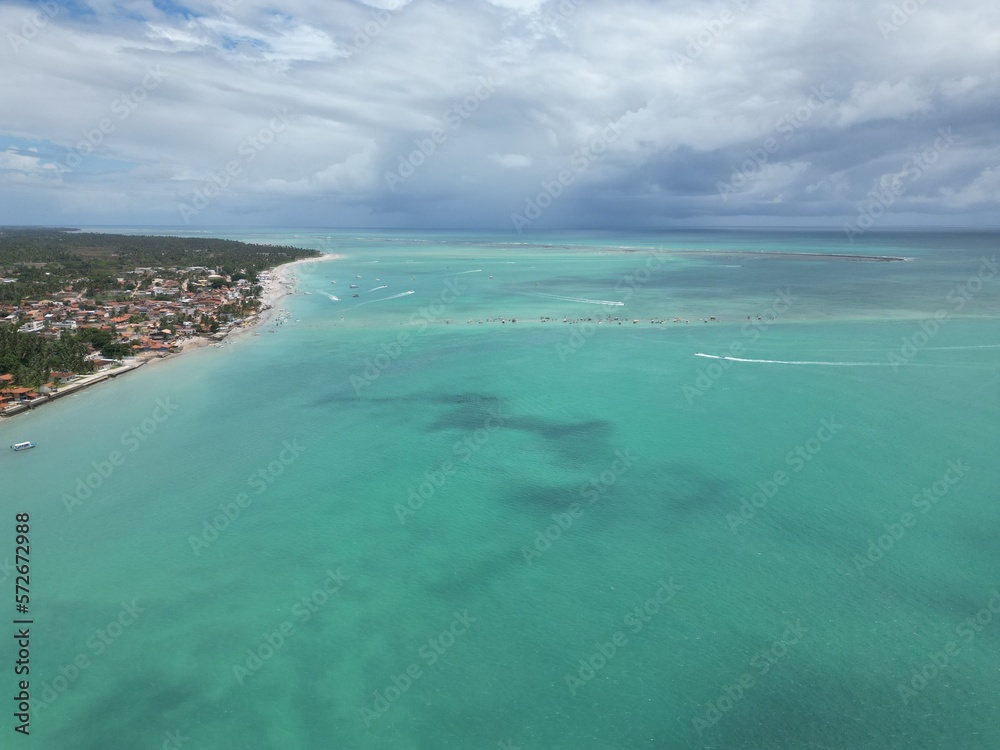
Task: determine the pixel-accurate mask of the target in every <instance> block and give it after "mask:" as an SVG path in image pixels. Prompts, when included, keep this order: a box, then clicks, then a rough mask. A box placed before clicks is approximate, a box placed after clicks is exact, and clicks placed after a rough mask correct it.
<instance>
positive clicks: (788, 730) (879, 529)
mask: <svg viewBox="0 0 1000 750" xmlns="http://www.w3.org/2000/svg"><path fill="white" fill-rule="evenodd" d="M135 231H139V230H135ZM160 233H162V230H160ZM178 233H181V232H178ZM205 234H209V235H213V236H226V237H231V238H234V239H243V240H248V241H269V242H281V243H287V244H294V245H298V246H302V247H311V248H316V249H320V250H323V251H324V252H329V253H338V254H342V255H344V256H346V257H345V258H343V259H341V260H336V261H324V262H317V263H312V264H308V265H303V266H299V267H298V268H297V269H296V271H295V273H296V275H297V277H298V293H296V294H295V295H292V296H288V297H285V298H284V299H283V300H281V301H280V302H279V304H278V306H279V307H281V308H283V309H285V310H287V311H288V313H289V315H288V316H287V320H285V322H283V323H282V324H281V325H277V324H276V323H275V321H272V322H271V323H269V324H267V325H265V326H263V327H261V328H260V329H258V332H259V334H260V335H258V336H252V335H243V336H241V337H239V338H237V339H234V340H233V341H231V342H229V343H227V344H226V345H224V346H223V347H221V348H216V347H208V348H205V349H202V350H199V351H195V352H192V353H188V354H185V355H183V356H182V357H175V358H170V359H167V360H165V361H162V362H156V363H154V364H152V365H149V366H147V367H145V368H143V369H141V370H140V371H138V372H136V373H134V374H130V375H128V376H126V377H123V378H121V379H119V380H117V381H116V382H114V383H109V384H105V385H101V386H98V387H95V388H92V389H90V390H88V391H86V392H84V393H82V394H78V395H76V396H73V397H70V398H67V399H66V400H64V401H62V402H58V403H55V404H52V405H49V406H46V407H45V408H43V409H39V411H38V412H36V413H32V414H29V415H26V416H23V417H17V418H14V419H11V420H7V421H4V422H2V423H0V443H2V444H3V445H7V444H9V443H12V442H14V441H16V440H22V439H32V440H35V441H37V442H38V443H39V448H38V449H37V450H34V451H29V452H27V453H20V454H14V453H13V452H11V451H5V453H4V454H0V482H2V490H0V491H2V496H3V518H2V520H0V530H2V533H3V535H4V536H3V538H2V539H0V561H4V560H5V558H8V559H10V561H11V562H13V558H14V517H15V513H18V512H23V513H29V514H30V519H31V520H30V526H31V531H30V537H31V566H32V575H31V602H32V605H31V613H30V614H31V617H32V618H33V619H34V624H33V625H32V626H31V628H32V629H31V665H30V667H31V673H30V682H31V686H30V692H31V696H32V700H33V702H34V706H33V711H32V717H31V735H30V737H27V738H25V737H18V736H16V735H14V733H13V726H14V724H15V723H16V722H15V720H14V718H13V716H12V714H13V708H14V705H15V701H12V700H10V699H11V698H12V697H13V696H14V695H15V694H16V692H17V685H16V681H15V680H16V678H15V676H14V674H13V669H12V667H13V662H14V660H15V658H16V649H15V648H13V647H12V645H11V644H12V642H13V638H12V637H11V636H13V634H14V632H15V628H14V626H13V625H10V624H8V625H5V626H4V628H5V629H4V632H3V633H0V635H2V636H3V641H4V642H5V643H6V644H7V645H6V646H4V647H3V648H2V649H0V655H2V658H3V660H4V667H3V670H2V672H3V674H4V675H5V677H4V678H3V694H4V695H5V696H7V706H6V710H5V711H4V712H3V713H4V716H3V719H2V720H0V731H2V732H3V734H4V736H5V737H6V738H7V739H5V740H4V742H3V747H8V746H11V747H13V746H17V747H25V748H32V749H35V748H38V749H40V750H41V749H44V750H64V749H65V750H109V749H113V748H123V749H124V748H128V749H129V750H134V749H138V748H150V749H153V748H161V747H168V748H173V747H178V748H191V749H192V750H193V749H194V748H212V749H220V750H222V749H225V750H244V749H257V748H261V749H266V748H283V749H284V748H287V749H289V750H299V749H301V750H313V749H327V748H329V749H334V748H336V749H339V748H357V749H359V750H362V749H365V748H391V749H393V750H396V749H398V750H438V749H441V748H456V749H459V750H471V749H476V748H478V749H480V750H496V749H497V748H524V749H525V750H527V749H532V750H534V749H535V748H540V749H550V748H552V749H554V748H560V749H561V748H566V749H570V748H572V749H573V750H583V749H589V748H663V749H666V748H726V749H728V748H761V749H768V750H770V749H771V748H829V749H834V748H836V749H841V748H843V749H853V750H862V749H867V748H873V749H874V748H879V749H880V750H887V749H890V750H894V749H896V748H908V749H909V748H958V749H963V748H968V749H972V748H984V749H985V748H996V747H1000V709H998V703H997V689H996V686H997V684H998V679H1000V593H997V592H998V589H1000V555H998V545H997V534H998V530H1000V523H998V522H1000V508H998V491H997V487H998V480H1000V461H998V459H1000V450H998V449H1000V433H998V429H997V425H998V417H1000V316H998V312H1000V271H998V270H997V269H996V268H995V266H993V265H992V264H991V260H990V259H992V258H995V256H996V252H997V246H998V239H1000V237H998V235H996V234H992V235H991V234H972V233H948V232H933V233H922V234H888V233H885V234H875V233H872V234H870V235H866V236H865V237H864V238H862V239H863V240H864V242H858V243H857V244H855V245H850V244H848V243H847V242H846V241H845V240H844V238H843V236H842V235H835V234H809V233H798V232H783V233H763V232H691V233H686V234H683V233H675V234H638V233H637V234H615V233H596V232H592V233H585V232H579V233H559V234H556V233H547V234H536V235H528V234H525V235H520V236H514V235H509V234H505V235H490V234H481V233H480V234H476V233H431V232H421V233H402V232H395V233H391V232H390V233H386V232H383V233H375V232H340V231H338V232H330V231H315V230H301V231H297V232H283V233H276V232H267V231H256V232H255V231H246V230H219V231H216V232H206V233H205ZM782 253H790V254H791V255H783V254H782ZM831 253H833V254H835V253H847V254H857V255H863V256H898V257H905V258H908V259H909V260H907V261H905V262H862V261H857V260H848V259H844V258H833V257H822V256H823V254H831ZM802 254H813V255H811V256H806V257H803V255H802ZM333 281H336V282H337V283H336V284H333V283H332V282H333ZM350 284H356V285H358V289H357V290H351V289H349V285H350ZM379 287H384V288H379ZM306 292H308V293H309V294H306ZM353 293H358V294H359V295H360V296H359V297H358V298H353V297H352V294H353ZM331 295H332V296H335V297H338V298H339V300H333V299H331V298H330V297H331ZM400 295H401V296H400ZM615 302H619V303H624V304H610V303H615ZM713 317H714V318H716V320H711V318H713ZM543 318H548V319H549V320H547V321H544V320H543ZM514 319H516V322H514ZM564 319H565V320H566V321H567V322H565V323H564V322H563V320H564ZM675 319H680V321H689V322H673V321H674V320H675ZM661 320H662V321H665V322H663V323H661V322H658V321H661ZM480 321H482V322H480ZM501 321H502V322H501ZM633 321H638V322H633ZM703 321H707V322H703ZM697 354H707V355H710V356H709V357H699V356H696V355H697ZM721 356H727V357H731V359H714V358H712V357H721ZM748 360H749V361H748ZM102 473H103V476H102ZM88 482H89V483H90V486H89V487H88V486H87V483H88ZM2 576H6V577H4V579H3V582H2V584H0V596H2V601H3V602H4V604H3V605H2V606H3V607H4V608H5V609H4V611H5V613H7V614H11V613H13V600H14V593H15V591H14V576H13V571H10V570H9V569H8V568H5V572H4V573H3V574H2ZM991 607H992V610H991ZM970 618H971V619H970ZM977 618H978V619H977ZM3 619H4V620H5V621H8V622H9V621H10V620H11V619H12V618H11V617H4V618H3ZM8 631H9V632H8ZM169 743H173V744H169Z"/></svg>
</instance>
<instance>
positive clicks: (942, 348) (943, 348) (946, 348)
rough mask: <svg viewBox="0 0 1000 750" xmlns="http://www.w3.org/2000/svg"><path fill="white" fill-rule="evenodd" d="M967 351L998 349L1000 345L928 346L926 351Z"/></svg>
mask: <svg viewBox="0 0 1000 750" xmlns="http://www.w3.org/2000/svg"><path fill="white" fill-rule="evenodd" d="M967 349H1000V344H978V345H972V346H928V347H927V350H928V351H935V352H959V351H965V350H967Z"/></svg>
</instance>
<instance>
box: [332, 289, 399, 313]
mask: <svg viewBox="0 0 1000 750" xmlns="http://www.w3.org/2000/svg"><path fill="white" fill-rule="evenodd" d="M411 294H416V292H415V291H413V290H412V289H411V290H410V291H408V292H402V293H401V294H394V295H392V296H391V297H380V298H379V299H370V300H366V301H364V302H359V303H358V304H356V305H352V306H351V307H348V308H347V310H354V309H355V308H358V307H361V306H362V305H370V304H371V303H372V302H386V301H387V300H391V299H399V298H400V297H408V296H410V295H411ZM347 310H345V311H344V312H347Z"/></svg>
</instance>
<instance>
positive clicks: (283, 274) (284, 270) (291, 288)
mask: <svg viewBox="0 0 1000 750" xmlns="http://www.w3.org/2000/svg"><path fill="white" fill-rule="evenodd" d="M345 257H346V256H344V255H337V254H336V253H328V254H325V255H322V256H320V257H319V258H302V259H301V260H294V261H292V262H291V263H285V264H283V265H280V266H277V267H276V268H272V269H271V270H270V271H268V272H267V273H268V279H267V280H266V281H265V282H264V283H263V284H262V286H263V291H262V292H261V295H260V304H261V309H260V313H259V314H258V315H257V320H256V321H254V322H253V323H252V324H251V325H248V326H245V327H244V330H247V329H249V328H254V327H256V326H259V325H260V324H261V323H266V322H267V321H268V320H270V318H271V316H272V315H273V314H274V306H275V305H276V304H277V303H278V302H279V301H280V300H281V298H282V297H285V296H287V295H289V294H294V293H295V289H296V287H297V286H298V281H299V279H298V276H297V275H296V274H295V269H296V267H297V266H301V265H304V264H306V263H324V262H326V261H331V260H343V259H344V258H345Z"/></svg>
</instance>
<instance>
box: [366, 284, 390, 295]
mask: <svg viewBox="0 0 1000 750" xmlns="http://www.w3.org/2000/svg"><path fill="white" fill-rule="evenodd" d="M388 288H389V286H388V285H387V284H383V285H382V286H377V287H375V288H374V289H369V290H368V291H367V292H365V294H371V293H372V292H377V291H378V290H379V289H388Z"/></svg>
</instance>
